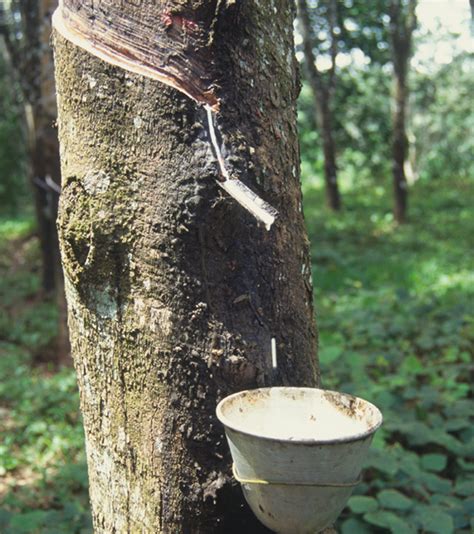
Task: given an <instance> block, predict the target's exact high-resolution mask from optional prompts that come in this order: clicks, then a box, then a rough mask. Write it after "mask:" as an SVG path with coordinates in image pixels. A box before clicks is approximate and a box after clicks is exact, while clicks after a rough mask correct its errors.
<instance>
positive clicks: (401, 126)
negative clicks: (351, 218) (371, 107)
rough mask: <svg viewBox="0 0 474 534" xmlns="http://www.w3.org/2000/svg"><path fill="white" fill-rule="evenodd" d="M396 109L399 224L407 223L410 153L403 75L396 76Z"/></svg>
mask: <svg viewBox="0 0 474 534" xmlns="http://www.w3.org/2000/svg"><path fill="white" fill-rule="evenodd" d="M394 92H395V94H394V103H395V109H394V112H393V140H392V156H393V193H394V208H393V209H394V217H395V220H396V221H397V222H399V223H403V222H405V217H406V211H407V201H408V189H407V188H408V184H407V179H406V176H405V162H406V159H407V153H408V139H407V134H406V105H407V103H406V95H407V87H406V78H405V76H404V74H403V73H397V74H396V75H395V91H394Z"/></svg>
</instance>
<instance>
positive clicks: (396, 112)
mask: <svg viewBox="0 0 474 534" xmlns="http://www.w3.org/2000/svg"><path fill="white" fill-rule="evenodd" d="M416 6H417V0H390V5H389V16H390V43H391V51H392V63H393V72H394V102H393V104H394V106H393V133H392V157H393V191H394V210H393V211H394V217H395V220H396V221H398V222H399V223H403V222H404V221H405V220H406V212H407V203H408V189H407V179H406V176H405V161H406V159H407V154H408V138H407V134H406V110H407V103H408V96H409V86H408V72H409V68H410V58H411V55H412V38H413V31H414V30H415V28H416Z"/></svg>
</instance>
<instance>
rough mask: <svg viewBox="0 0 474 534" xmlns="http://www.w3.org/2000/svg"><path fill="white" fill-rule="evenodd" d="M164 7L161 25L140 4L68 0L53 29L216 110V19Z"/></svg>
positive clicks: (62, 3)
mask: <svg viewBox="0 0 474 534" xmlns="http://www.w3.org/2000/svg"><path fill="white" fill-rule="evenodd" d="M162 3H163V7H162V15H161V20H160V22H159V24H158V25H157V24H156V10H148V9H144V8H143V7H141V2H138V3H136V4H134V3H131V2H117V1H113V0H99V1H97V0H96V1H95V2H92V1H90V0H87V1H78V0H63V1H62V2H60V6H59V8H58V9H57V10H56V12H55V13H54V16H53V25H54V27H55V29H56V30H57V31H58V32H59V33H60V34H61V35H63V37H65V38H66V39H68V40H69V41H71V42H73V43H74V44H75V45H76V46H79V47H81V48H83V49H84V50H87V51H88V52H90V53H91V54H93V55H95V56H97V57H99V58H101V59H102V60H104V61H107V62H108V63H111V64H113V65H116V66H119V67H122V68H124V69H126V70H129V71H132V72H135V73H137V74H142V75H143V76H147V77H150V78H153V79H155V80H159V81H160V82H162V83H165V84H167V85H170V86H172V87H174V88H176V89H178V90H179V91H181V92H183V93H185V94H186V95H188V96H189V97H190V98H192V99H193V100H195V101H196V102H199V103H201V104H207V105H208V106H210V107H211V108H212V109H213V110H214V111H217V110H218V109H219V101H218V98H217V96H216V94H215V90H216V87H215V85H214V79H213V75H212V70H213V69H212V58H211V51H210V43H209V33H210V31H211V25H212V20H213V19H212V18H210V17H209V16H208V11H203V10H192V11H191V10H189V14H188V13H186V12H183V13H180V14H177V13H175V12H171V11H170V10H169V9H167V7H166V2H162ZM151 11H153V16H151V15H150V13H151ZM206 19H207V20H206Z"/></svg>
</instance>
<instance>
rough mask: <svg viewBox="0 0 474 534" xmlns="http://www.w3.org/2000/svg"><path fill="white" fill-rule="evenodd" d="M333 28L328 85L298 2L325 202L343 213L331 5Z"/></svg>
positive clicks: (305, 13) (303, 5)
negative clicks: (334, 112)
mask: <svg viewBox="0 0 474 534" xmlns="http://www.w3.org/2000/svg"><path fill="white" fill-rule="evenodd" d="M331 8H332V9H331V13H332V16H331V17H330V18H331V20H330V28H331V32H330V33H331V59H332V68H331V71H330V73H329V80H328V82H327V84H325V82H324V81H323V79H322V76H321V73H320V72H319V70H318V68H317V66H316V57H315V54H314V52H313V44H314V42H313V30H312V28H311V20H310V16H309V11H308V6H307V4H306V0H298V14H299V20H300V24H301V33H302V37H303V51H304V56H305V66H306V71H307V73H308V81H309V84H310V86H311V90H312V93H313V98H314V109H315V111H316V122H317V124H318V126H319V129H320V133H321V137H322V140H323V154H324V179H325V182H326V199H327V204H328V206H329V207H330V208H331V209H332V210H334V211H338V210H340V209H341V195H340V193H339V184H338V181H337V164H336V144H335V142H334V137H333V116H332V110H331V98H332V92H333V89H334V84H335V69H336V57H337V46H336V42H337V38H336V36H335V34H334V29H335V21H334V19H335V17H334V12H335V2H333V3H332V4H331Z"/></svg>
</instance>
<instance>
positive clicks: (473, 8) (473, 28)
mask: <svg viewBox="0 0 474 534" xmlns="http://www.w3.org/2000/svg"><path fill="white" fill-rule="evenodd" d="M469 5H470V6H471V35H472V36H474V0H469Z"/></svg>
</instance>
